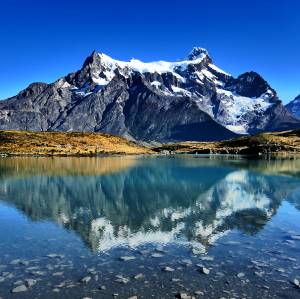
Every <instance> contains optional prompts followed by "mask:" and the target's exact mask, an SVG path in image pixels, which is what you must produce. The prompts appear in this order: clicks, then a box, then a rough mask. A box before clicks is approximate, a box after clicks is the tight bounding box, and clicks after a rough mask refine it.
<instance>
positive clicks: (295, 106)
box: [285, 95, 300, 119]
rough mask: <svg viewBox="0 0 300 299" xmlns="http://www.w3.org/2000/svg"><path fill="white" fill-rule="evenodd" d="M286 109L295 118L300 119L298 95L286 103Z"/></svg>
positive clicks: (299, 97) (299, 99)
mask: <svg viewBox="0 0 300 299" xmlns="http://www.w3.org/2000/svg"><path fill="white" fill-rule="evenodd" d="M285 107H286V109H287V110H288V111H289V112H290V113H291V114H292V115H293V116H295V117H296V118H298V119H300V95H298V96H297V97H296V98H295V99H294V100H292V101H291V102H290V103H288V104H287V105H286V106H285Z"/></svg>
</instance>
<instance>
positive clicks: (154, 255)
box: [151, 253, 164, 258]
mask: <svg viewBox="0 0 300 299" xmlns="http://www.w3.org/2000/svg"><path fill="white" fill-rule="evenodd" d="M163 256H164V255H163V254H161V253H153V254H151V257H154V258H158V257H163Z"/></svg>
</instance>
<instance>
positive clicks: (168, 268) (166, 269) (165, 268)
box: [162, 266, 175, 272]
mask: <svg viewBox="0 0 300 299" xmlns="http://www.w3.org/2000/svg"><path fill="white" fill-rule="evenodd" d="M162 270H163V271H164V272H173V271H175V269H173V268H171V267H168V266H167V267H164V268H162Z"/></svg>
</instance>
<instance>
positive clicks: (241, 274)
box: [237, 272, 245, 278]
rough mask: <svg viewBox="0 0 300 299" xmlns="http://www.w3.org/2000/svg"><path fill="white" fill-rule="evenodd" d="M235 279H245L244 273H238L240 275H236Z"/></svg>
mask: <svg viewBox="0 0 300 299" xmlns="http://www.w3.org/2000/svg"><path fill="white" fill-rule="evenodd" d="M237 277H238V278H243V277H245V273H243V272H240V273H238V275H237Z"/></svg>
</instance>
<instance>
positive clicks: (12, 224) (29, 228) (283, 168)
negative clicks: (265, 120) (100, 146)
mask: <svg viewBox="0 0 300 299" xmlns="http://www.w3.org/2000/svg"><path fill="white" fill-rule="evenodd" d="M299 210H300V160H244V159H228V158H227V159H225V158H221V157H211V158H204V157H197V156H189V157H103V158H29V157H23V158H21V157H19V158H2V159H1V160H0V228H1V229H0V252H1V255H0V296H2V297H3V298H8V297H12V298H61V297H62V296H63V297H66V298H83V297H85V296H88V297H91V298H112V296H113V294H115V297H118V298H129V297H131V296H134V295H136V296H138V298H174V297H175V296H176V294H177V293H178V292H182V293H186V294H188V295H193V296H195V297H196V298H203V297H205V298H221V297H224V298H300V289H299V288H297V287H296V286H295V285H294V284H293V283H292V281H293V280H294V279H295V278H298V279H299V278H300V212H299ZM122 257H123V260H122ZM124 257H125V258H124ZM126 257H127V258H126ZM128 257H129V258H128ZM120 258H121V259H120ZM124 259H125V261H124ZM166 267H167V268H166ZM203 267H204V268H206V269H208V270H209V274H203ZM166 270H167V271H166ZM136 275H138V276H136ZM87 277H88V279H83V278H87ZM26 279H34V280H35V284H34V285H33V286H30V287H29V286H28V283H27V282H26ZM82 279H83V281H85V280H88V281H87V282H83V281H82ZM18 285H25V286H26V290H25V291H23V292H18V293H15V292H14V293H12V290H13V289H15V288H16V287H17V286H18ZM116 295H118V296H116Z"/></svg>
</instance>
